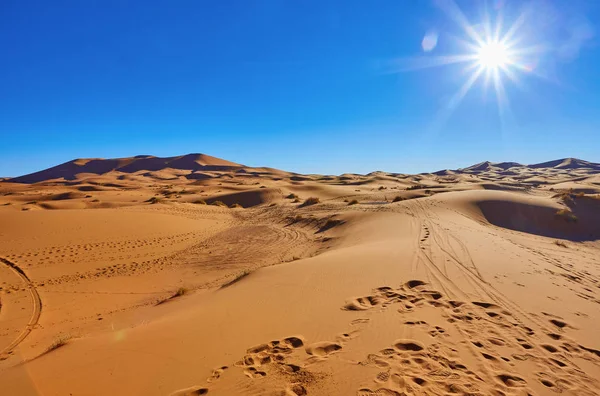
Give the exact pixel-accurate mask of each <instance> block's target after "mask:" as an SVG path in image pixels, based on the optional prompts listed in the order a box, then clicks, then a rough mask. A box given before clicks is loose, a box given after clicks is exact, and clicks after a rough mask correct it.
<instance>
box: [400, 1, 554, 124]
mask: <svg viewBox="0 0 600 396" xmlns="http://www.w3.org/2000/svg"><path fill="white" fill-rule="evenodd" d="M435 3H436V4H437V5H438V7H439V8H440V9H441V10H442V11H443V12H444V13H445V14H446V15H447V16H448V17H450V19H452V20H453V21H454V22H456V24H457V25H458V26H459V27H460V28H461V29H462V33H463V35H462V36H456V35H454V37H453V41H454V43H455V44H457V45H455V47H454V51H457V52H454V53H448V54H445V55H435V53H434V51H435V50H436V48H437V42H438V40H437V39H438V36H437V34H436V35H435V41H434V40H432V38H431V37H430V36H431V33H427V34H426V36H425V38H424V39H423V42H422V48H423V52H425V53H427V55H426V56H422V57H413V58H405V62H403V61H402V60H400V61H399V62H398V63H397V67H398V68H399V69H400V71H409V70H418V69H423V68H430V67H439V66H444V65H450V64H464V65H465V67H464V68H463V71H464V74H463V75H464V76H466V79H465V81H463V83H462V84H461V85H460V87H459V88H458V90H457V91H456V92H455V93H454V94H453V95H452V96H450V98H449V100H448V103H447V105H446V106H443V108H442V110H441V111H440V115H441V117H443V118H447V115H449V114H451V113H452V112H453V111H454V109H456V108H457V107H458V106H459V105H460V103H461V101H462V100H463V98H464V97H465V96H466V95H467V93H468V92H469V91H470V90H471V88H473V87H474V86H475V84H476V83H477V82H478V81H482V82H483V86H484V93H487V92H488V90H487V88H488V87H491V88H492V92H494V93H495V96H496V102H497V105H498V114H499V116H500V118H501V121H503V120H504V117H507V119H508V117H511V114H510V113H511V109H510V103H509V98H508V95H507V90H506V89H505V83H506V82H510V83H513V84H515V85H516V86H517V87H519V88H522V87H523V84H522V81H521V77H522V75H524V74H534V75H537V72H536V71H535V65H537V61H538V60H539V59H540V58H541V56H542V53H543V51H544V50H545V49H544V48H545V46H543V45H540V44H539V42H537V41H538V40H539V38H536V37H535V36H529V34H528V32H529V31H528V29H527V28H528V27H529V26H530V18H532V17H533V13H532V11H533V9H532V8H530V7H526V8H523V10H522V12H521V13H520V14H518V15H515V18H514V19H512V18H509V19H508V20H505V19H504V16H503V13H502V9H501V7H500V8H498V9H495V10H494V11H492V12H493V13H494V14H493V15H492V14H490V12H489V10H487V9H485V12H484V13H483V15H482V17H481V18H480V19H477V20H473V21H469V20H468V19H467V17H466V16H465V14H464V13H463V12H462V10H461V9H460V8H459V7H458V5H457V4H456V3H455V1H454V0H444V1H442V0H439V1H436V2H435ZM506 22H508V23H506ZM403 65H406V66H405V67H403ZM532 65H533V66H532ZM402 69H403V70H402Z"/></svg>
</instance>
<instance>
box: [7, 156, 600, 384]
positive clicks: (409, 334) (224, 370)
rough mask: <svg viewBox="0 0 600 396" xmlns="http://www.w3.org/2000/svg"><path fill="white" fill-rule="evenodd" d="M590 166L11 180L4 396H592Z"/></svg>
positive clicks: (596, 245) (176, 169)
mask: <svg viewBox="0 0 600 396" xmlns="http://www.w3.org/2000/svg"><path fill="white" fill-rule="evenodd" d="M599 240H600V164H595V163H590V162H586V161H583V160H577V159H572V158H569V159H562V160H557V161H550V162H546V163H542V164H534V165H521V164H517V163H509V162H505V163H490V162H484V163H480V164H476V165H473V166H471V167H468V168H464V169H458V170H442V171H438V172H434V173H424V174H418V175H407V174H398V173H387V172H373V173H370V174H367V175H358V174H343V175H329V176H328V175H302V174H295V173H290V172H286V171H283V170H277V169H272V168H252V167H247V166H244V165H241V164H238V163H234V162H229V161H226V160H222V159H218V158H215V157H210V156H207V155H202V154H190V155H185V156H181V157H171V158H156V157H152V156H148V155H145V156H137V157H131V158H120V159H77V160H74V161H70V162H67V163H65V164H62V165H58V166H56V167H54V168H50V169H47V170H43V171H40V172H37V173H34V174H31V175H25V176H22V177H17V178H12V179H11V178H4V179H2V180H0V394H1V395H45V396H50V395H57V396H58V395H60V396H62V395H77V396H79V395H203V394H208V395H289V396H294V395H296V396H299V395H360V396H367V395H552V394H555V393H562V394H566V395H596V394H600V336H599V334H600V241H599Z"/></svg>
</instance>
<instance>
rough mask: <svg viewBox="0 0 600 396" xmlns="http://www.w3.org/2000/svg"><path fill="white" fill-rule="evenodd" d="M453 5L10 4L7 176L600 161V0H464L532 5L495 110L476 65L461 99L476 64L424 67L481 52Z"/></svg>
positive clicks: (504, 9)
mask: <svg viewBox="0 0 600 396" xmlns="http://www.w3.org/2000/svg"><path fill="white" fill-rule="evenodd" d="M448 4H451V3H448V1H447V0H406V1H399V0H389V1H388V0H378V1H376V2H367V1H361V0H330V1H322V0H304V1H284V0H237V1H234V0H219V1H209V0H206V1H205V0H201V1H198V0H190V1H185V0H178V1H176V2H167V1H149V0H145V1H141V0H140V1H134V0H132V1H121V0H104V1H92V0H86V1H79V0H73V1H60V0H55V1H52V2H50V1H45V0H44V1H33V0H3V1H2V2H1V3H0V49H1V50H2V58H1V62H0V138H1V142H2V143H1V144H0V175H1V176H17V175H20V174H24V173H29V172H32V171H36V170H39V169H42V168H46V167H49V166H53V165H56V164H58V163H61V162H65V161H68V160H71V159H73V158H78V157H119V156H133V155H138V154H152V155H157V156H170V155H179V154H185V153H189V152H201V153H206V154H210V155H214V156H217V157H221V158H225V159H228V160H231V161H235V162H240V163H244V164H247V165H251V166H271V167H276V168H280V169H285V170H290V171H297V172H306V173H311V172H314V173H337V174H339V173H343V172H360V173H366V172H370V171H373V170H385V171H390V172H423V171H435V170H438V169H443V168H457V167H461V166H468V165H471V164H472V163H475V162H480V161H483V160H491V161H519V162H524V163H534V162H541V161H545V160H550V159H556V158H562V157H570V156H573V157H579V158H583V159H587V160H591V161H595V162H599V161H600V158H599V157H598V153H599V152H600V137H599V133H598V130H599V127H600V111H598V109H600V73H599V72H598V70H600V48H599V43H600V41H599V36H598V34H600V32H599V31H598V23H599V22H600V2H597V1H594V0H589V1H583V0H575V1H568V2H567V1H561V0H556V1H551V0H535V1H533V2H528V3H525V2H524V1H521V0H514V1H510V0H505V1H498V0H496V1H488V2H483V1H481V2H478V1H475V0H465V1H460V0H458V1H457V2H456V5H457V7H459V8H460V9H461V10H462V12H463V13H464V16H465V17H466V18H467V20H468V21H469V24H468V26H471V27H472V28H473V29H474V30H475V31H478V32H482V31H483V28H482V26H484V23H483V22H484V21H485V16H486V15H488V16H489V18H490V20H492V21H497V20H498V18H500V16H502V17H503V22H504V25H503V26H504V27H505V29H504V30H508V28H509V26H511V25H512V23H513V22H514V21H516V20H518V18H519V16H520V15H525V16H526V17H525V18H524V19H523V21H524V22H523V24H521V25H520V27H519V29H517V31H516V33H515V36H516V37H517V38H518V39H519V42H518V44H515V48H534V49H535V51H532V53H529V54H528V55H527V59H526V63H527V65H526V66H527V71H525V70H522V68H521V69H517V68H511V69H510V71H511V72H512V75H513V76H514V78H515V79H516V81H515V82H513V81H512V80H511V79H509V78H508V76H506V75H504V74H501V75H502V77H501V82H502V84H503V87H504V93H505V97H506V98H507V99H506V101H504V102H502V103H503V107H502V108H503V110H502V111H500V110H499V109H500V107H499V105H498V100H497V97H496V94H495V90H494V86H493V84H487V85H486V84H485V82H484V79H483V77H481V78H480V79H479V80H478V81H476V82H475V83H474V84H473V86H472V87H471V89H470V90H469V91H468V92H467V93H466V95H465V96H464V98H462V100H461V101H460V103H458V104H457V103H456V101H454V102H453V101H452V98H453V95H455V93H456V92H457V91H459V89H460V87H461V86H462V85H463V84H464V83H465V81H466V80H468V78H469V76H471V75H472V74H473V73H474V69H470V70H466V66H468V65H469V64H468V63H467V64H450V65H445V66H440V67H429V68H423V69H417V66H419V65H423V64H426V63H431V62H432V61H435V60H436V59H441V58H439V57H441V56H444V55H448V54H465V53H467V54H472V53H473V50H471V49H467V48H466V47H465V45H464V44H462V43H461V42H460V40H466V39H468V35H467V34H466V33H465V29H464V27H465V26H462V27H461V24H460V23H457V22H456V20H453V18H452V16H453V15H454V16H456V14H453V13H452V12H449V10H450V11H452V9H451V7H450V8H449V6H448ZM452 4H453V3H452ZM463 25H464V24H463ZM426 35H427V36H428V37H435V38H436V40H435V44H436V45H435V47H434V48H432V49H430V48H428V49H430V50H429V51H425V50H424V48H423V38H424V37H425V36H426ZM513 49H514V48H513ZM521 60H522V59H521V58H519V62H520V61H521ZM524 62H525V61H524ZM523 64H525V63H523ZM532 65H533V66H532ZM482 76H483V75H482ZM486 86H487V88H486ZM449 103H454V105H451V104H449Z"/></svg>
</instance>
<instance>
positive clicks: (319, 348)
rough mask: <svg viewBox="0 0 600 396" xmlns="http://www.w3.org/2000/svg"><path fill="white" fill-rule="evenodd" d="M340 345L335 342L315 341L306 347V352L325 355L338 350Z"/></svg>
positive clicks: (340, 347)
mask: <svg viewBox="0 0 600 396" xmlns="http://www.w3.org/2000/svg"><path fill="white" fill-rule="evenodd" d="M340 349H342V346H341V345H340V344H339V343H337V342H328V341H323V342H316V343H314V344H311V345H309V346H307V347H306V353H308V354H309V355H314V356H327V355H329V354H330V353H333V352H336V351H339V350H340Z"/></svg>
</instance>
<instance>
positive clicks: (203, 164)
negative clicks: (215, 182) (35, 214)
mask: <svg viewBox="0 0 600 396" xmlns="http://www.w3.org/2000/svg"><path fill="white" fill-rule="evenodd" d="M242 166H243V165H241V164H236V163H235V162H231V161H226V160H223V159H220V158H216V157H211V156H210V155H206V154H187V155H181V156H176V157H164V158H162V157H154V156H151V155H138V156H135V157H127V158H114V159H102V158H81V159H75V160H72V161H69V162H65V163H64V164H60V165H57V166H54V167H52V168H48V169H44V170H41V171H39V172H35V173H30V174H28V175H23V176H19V177H15V178H13V179H10V181H11V182H14V183H38V182H41V181H48V180H54V179H64V180H74V179H76V178H77V175H78V174H86V173H87V174H95V175H102V174H106V173H109V172H114V171H117V172H123V173H134V172H138V171H141V170H145V171H160V170H164V169H177V170H188V171H192V172H195V171H217V170H231V169H234V168H240V167H242Z"/></svg>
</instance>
